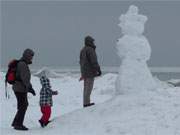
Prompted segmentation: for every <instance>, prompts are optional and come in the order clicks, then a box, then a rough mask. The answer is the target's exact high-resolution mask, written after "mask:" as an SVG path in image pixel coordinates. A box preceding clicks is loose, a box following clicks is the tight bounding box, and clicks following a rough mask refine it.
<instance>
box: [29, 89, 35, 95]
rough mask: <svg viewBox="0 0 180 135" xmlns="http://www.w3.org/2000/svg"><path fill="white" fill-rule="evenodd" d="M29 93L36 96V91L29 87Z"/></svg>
mask: <svg viewBox="0 0 180 135" xmlns="http://www.w3.org/2000/svg"><path fill="white" fill-rule="evenodd" d="M29 93H31V94H32V95H33V96H36V92H35V91H34V89H33V88H31V89H30V90H29Z"/></svg>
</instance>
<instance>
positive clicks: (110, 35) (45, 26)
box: [1, 1, 180, 67]
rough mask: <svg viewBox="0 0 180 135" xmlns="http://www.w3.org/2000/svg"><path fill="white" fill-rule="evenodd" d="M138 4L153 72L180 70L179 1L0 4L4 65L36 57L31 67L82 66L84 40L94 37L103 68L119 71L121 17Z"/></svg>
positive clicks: (9, 2) (10, 2)
mask: <svg viewBox="0 0 180 135" xmlns="http://www.w3.org/2000/svg"><path fill="white" fill-rule="evenodd" d="M131 4H134V5H136V6H138V7H139V11H140V13H142V14H144V15H147V17H148V21H147V23H146V25H145V32H144V35H145V36H146V37H147V38H148V40H149V42H150V44H151V48H152V54H151V60H150V61H149V62H148V64H149V65H150V66H166V67H168V66H170V67H173V66H180V60H179V58H180V52H179V51H180V16H179V13H180V1H173V2H167V1H166V2H165V1H159V2H156V1H146V2H137V1H136V2H131V1H121V2H118V1H114V2H107V1H99V2H96V1H94V2H82V1H76V2H73V1H68V2H62V1H54V2H50V1H49V2H48V1H46V2H45V1H39V2H37V1H26V2H22V1H19V2H18V1H14V2H13V1H6V2H5V1H4V2H2V3H1V11H2V12H1V22H2V26H1V27H2V30H1V34H2V36H1V39H2V42H1V62H2V63H1V64H2V66H6V65H7V63H8V61H9V60H11V59H12V58H20V57H21V54H22V52H23V50H24V49H25V48H32V49H34V51H35V57H34V64H33V67H41V66H47V65H51V66H52V67H60V66H79V63H78V61H79V51H80V49H81V48H82V46H84V37H85V36H86V35H92V36H93V37H94V38H95V43H96V45H97V54H98V60H99V63H100V65H102V66H118V65H119V64H120V62H119V58H118V56H117V54H116V49H115V47H116V41H117V39H118V38H120V37H121V36H122V35H121V30H120V28H119V27H118V23H119V16H120V15H121V14H122V13H125V12H126V11H127V9H128V7H129V6H130V5H131Z"/></svg>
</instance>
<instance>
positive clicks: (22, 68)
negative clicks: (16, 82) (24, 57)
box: [18, 62, 32, 92]
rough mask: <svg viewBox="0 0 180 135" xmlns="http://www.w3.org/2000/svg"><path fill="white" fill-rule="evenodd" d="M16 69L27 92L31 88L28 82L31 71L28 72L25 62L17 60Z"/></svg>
mask: <svg viewBox="0 0 180 135" xmlns="http://www.w3.org/2000/svg"><path fill="white" fill-rule="evenodd" d="M18 69H19V75H20V78H21V81H22V83H23V84H24V86H25V87H26V91H27V92H28V91H29V89H31V88H32V85H31V82H30V80H31V73H30V70H29V67H28V66H27V64H26V63H25V62H19V63H18Z"/></svg>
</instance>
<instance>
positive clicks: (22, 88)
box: [12, 49, 36, 130]
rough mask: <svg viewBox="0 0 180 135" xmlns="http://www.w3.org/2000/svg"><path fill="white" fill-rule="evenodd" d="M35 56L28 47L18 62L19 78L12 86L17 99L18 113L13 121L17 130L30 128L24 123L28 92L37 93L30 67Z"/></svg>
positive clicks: (17, 75)
mask: <svg viewBox="0 0 180 135" xmlns="http://www.w3.org/2000/svg"><path fill="white" fill-rule="evenodd" d="M33 56H34V52H33V51H32V50H31V49H26V50H25V51H24V53H23V56H22V58H21V59H20V60H19V62H18V64H17V70H16V78H17V79H16V81H15V83H14V84H13V87H12V89H13V91H14V94H15V96H16V99H17V113H16V115H15V118H14V120H13V123H12V126H13V127H14V129H16V130H28V128H27V127H25V126H24V125H23V121H24V117H25V113H26V110H27V107H28V99H27V93H28V92H30V93H32V94H33V95H34V96H35V95H36V94H35V91H34V90H33V88H32V85H31V82H30V80H31V73H30V70H29V67H28V65H29V64H32V59H33Z"/></svg>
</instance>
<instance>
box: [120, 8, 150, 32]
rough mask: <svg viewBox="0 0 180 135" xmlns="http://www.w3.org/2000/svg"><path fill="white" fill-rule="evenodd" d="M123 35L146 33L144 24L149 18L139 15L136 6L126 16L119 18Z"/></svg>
mask: <svg viewBox="0 0 180 135" xmlns="http://www.w3.org/2000/svg"><path fill="white" fill-rule="evenodd" d="M119 20H120V24H119V26H120V27H121V30H122V33H123V34H125V35H141V34H142V33H143V32H144V24H145V22H146V21H147V17H146V16H144V15H139V14H138V8H137V7H136V6H134V5H131V6H130V7H129V10H128V11H127V13H126V14H123V15H121V16H120V18H119Z"/></svg>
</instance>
